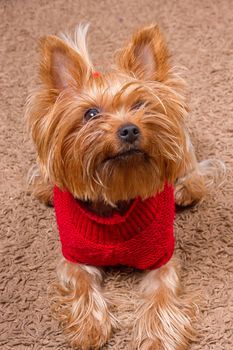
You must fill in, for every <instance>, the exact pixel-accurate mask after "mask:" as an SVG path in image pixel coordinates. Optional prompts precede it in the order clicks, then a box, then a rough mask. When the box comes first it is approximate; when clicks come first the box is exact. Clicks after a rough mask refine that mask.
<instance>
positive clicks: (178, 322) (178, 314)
mask: <svg viewBox="0 0 233 350" xmlns="http://www.w3.org/2000/svg"><path fill="white" fill-rule="evenodd" d="M193 312H194V309H193V307H192V306H191V305H187V304H185V303H184V301H182V300H181V299H180V298H177V297H174V296H171V295H170V296H166V295H160V296H159V297H157V298H156V301H155V300H153V298H151V299H150V300H149V299H145V301H144V302H142V303H141V304H140V305H139V307H138V310H137V312H136V320H135V323H134V338H133V341H134V349H140V350H186V349H187V348H188V344H189V342H190V341H191V340H194V339H195V331H194V329H193V326H192V318H193Z"/></svg>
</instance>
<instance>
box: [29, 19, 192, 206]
mask: <svg viewBox="0 0 233 350" xmlns="http://www.w3.org/2000/svg"><path fill="white" fill-rule="evenodd" d="M86 31H87V27H82V26H81V27H79V28H78V29H77V31H76V38H75V40H74V41H71V40H70V38H69V37H66V36H63V38H62V39H60V38H58V37H56V36H47V37H45V38H44V39H42V40H41V69H40V77H41V80H42V86H41V87H40V90H39V91H38V92H37V93H36V94H34V95H33V96H32V98H31V99H30V100H29V103H28V108H27V114H28V120H29V125H30V128H31V132H32V136H33V140H34V142H35V144H36V148H37V152H38V159H39V165H40V169H41V173H42V175H43V177H44V178H45V179H46V180H48V181H50V182H51V183H53V184H56V185H57V186H59V187H60V188H61V189H63V188H65V189H67V190H69V191H70V192H71V193H72V194H73V195H74V196H75V197H76V198H79V199H82V200H90V201H97V200H104V201H105V202H107V203H109V204H114V203H116V202H117V201H119V200H129V199H133V198H135V197H137V196H138V195H140V196H141V197H142V198H147V197H149V196H152V195H154V194H155V193H156V192H158V191H161V190H162V189H163V186H164V182H165V181H168V182H171V183H172V182H174V180H175V179H176V178H177V176H178V173H179V172H180V171H181V169H182V167H183V160H184V152H185V150H184V148H185V147H184V144H185V140H184V139H185V136H184V127H183V120H184V117H185V115H186V106H185V102H184V98H183V94H182V85H181V83H180V81H179V79H178V78H177V77H176V76H175V74H174V73H173V71H172V69H171V67H170V65H169V54H168V50H167V47H166V44H165V42H164V39H163V37H162V35H161V33H160V31H159V29H158V27H157V26H150V27H146V28H143V29H142V30H140V31H138V32H137V33H136V34H135V35H134V36H133V38H132V40H131V41H130V43H129V44H128V46H126V47H125V48H124V49H122V50H121V51H120V52H119V53H118V56H117V65H116V68H115V69H113V70H111V71H109V72H101V73H96V72H95V69H94V67H93V65H92V63H91V60H90V57H89V54H88V51H87V46H86Z"/></svg>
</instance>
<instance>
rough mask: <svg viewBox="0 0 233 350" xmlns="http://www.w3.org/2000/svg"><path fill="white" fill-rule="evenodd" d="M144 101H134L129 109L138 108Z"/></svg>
mask: <svg viewBox="0 0 233 350" xmlns="http://www.w3.org/2000/svg"><path fill="white" fill-rule="evenodd" d="M144 103H145V102H144V101H137V102H136V103H134V104H133V105H132V107H131V109H133V110H134V109H139V108H141V107H142V106H143V105H144Z"/></svg>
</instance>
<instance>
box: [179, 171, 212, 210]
mask: <svg viewBox="0 0 233 350" xmlns="http://www.w3.org/2000/svg"><path fill="white" fill-rule="evenodd" d="M205 194H206V188H205V183H204V179H203V177H202V176H201V175H199V174H196V173H195V172H193V173H191V174H188V175H187V176H185V177H183V178H180V179H178V180H177V182H176V184H175V203H176V205H178V206H181V207H187V206H190V205H194V204H196V203H197V202H199V201H200V200H201V199H202V198H203V197H204V195H205Z"/></svg>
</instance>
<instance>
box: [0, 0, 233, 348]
mask: <svg viewBox="0 0 233 350" xmlns="http://www.w3.org/2000/svg"><path fill="white" fill-rule="evenodd" d="M0 18H1V21H0V37H1V40H0V115H1V118H0V128H1V133H0V145H1V169H0V191H1V205H0V207H1V214H0V220H1V227H0V228H1V247H0V259H1V262H0V274H1V277H0V292H1V293H0V305H1V308H0V312H1V315H0V348H1V349H2V350H8V349H11V350H12V349H15V350H16V349H17V350H24V349H25V350H26V349H34V350H40V349H43V350H45V349H51V350H52V349H54V350H55V349H56V350H57V349H60V350H64V349H70V348H69V345H68V344H67V342H66V339H65V337H64V335H63V334H62V333H61V331H60V328H59V327H58V324H57V322H56V321H55V320H53V319H52V317H51V312H50V303H49V299H48V296H47V290H48V286H49V284H50V283H51V282H52V281H54V280H55V278H56V275H55V267H56V263H57V261H58V260H59V257H60V246H59V239H58V234H57V229H56V223H55V220H54V214H53V209H52V208H47V207H45V206H43V205H42V204H40V203H38V201H36V200H35V199H34V198H32V197H31V195H30V193H29V191H28V189H27V183H26V177H27V172H28V170H29V169H30V167H31V166H32V165H33V164H34V162H35V152H34V149H33V146H32V144H31V142H30V141H29V138H28V136H27V133H26V132H25V122H24V105H25V100H26V97H27V95H28V94H29V93H30V91H31V90H32V89H33V88H34V87H36V84H37V63H38V50H37V42H38V39H39V38H40V37H41V36H43V35H45V34H57V33H59V32H60V31H62V30H70V31H72V29H73V28H74V27H75V25H76V24H77V23H79V22H90V23H91V30H90V31H91V38H90V47H91V52H92V57H93V59H94V62H95V63H96V65H97V67H98V68H99V67H101V66H102V67H105V65H107V64H108V63H109V62H110V60H111V59H112V52H113V51H114V50H116V49H118V48H119V47H121V45H122V44H123V43H125V42H126V40H127V39H128V37H129V35H131V33H132V31H133V30H134V29H135V28H137V27H139V26H141V25H144V24H149V23H155V22H157V23H159V24H160V26H161V27H162V28H163V31H164V32H165V34H166V37H167V40H168V43H169V46H170V49H171V52H172V54H173V61H174V64H175V65H178V66H183V67H186V68H187V69H185V70H184V77H185V79H186V80H187V82H188V85H189V95H190V105H191V113H190V119H189V122H188V123H189V128H190V131H191V135H192V138H193V142H194V145H195V147H196V149H197V154H198V157H199V159H206V158H218V159H221V160H223V161H224V162H225V164H226V167H227V172H226V179H225V182H224V183H223V184H222V186H221V188H217V186H216V188H215V187H214V188H213V190H212V192H211V194H210V195H209V196H208V197H207V198H206V199H205V201H204V202H203V203H202V204H201V205H198V206H196V207H194V208H192V209H189V210H185V211H183V212H180V213H177V218H176V224H175V233H176V239H177V245H176V255H177V256H178V257H179V258H180V260H181V265H182V282H183V284H184V285H185V286H186V288H187V290H188V291H189V290H193V289H198V290H199V291H200V293H201V295H202V296H203V302H202V305H201V309H200V315H199V322H198V329H199V331H200V338H199V339H198V340H197V342H195V343H193V344H192V345H191V349H192V350H207V349H213V350H232V348H233V229H232V227H233V197H232V195H233V174H232V170H231V169H232V147H233V146H232V135H233V118H232V117H233V39H232V38H233V36H232V33H233V11H232V1H231V0H205V1H203V0H189V1H183V0H176V1H172V0H163V1H162V0H144V1H142V0H141V1H140V0H128V1H124V0H111V1H107V0H106V1H102V0H100V1H98V2H97V3H96V1H93V0H86V1H84V0H83V1H81V0H77V1H73V0H51V1H48V0H37V1H36V0H1V1H0ZM128 272H129V273H128ZM106 279H107V288H109V290H113V289H114V288H116V289H117V290H118V292H120V293H123V292H125V293H126V294H128V293H129V291H130V290H131V289H132V287H133V285H134V284H136V283H137V274H135V273H134V272H133V271H128V270H122V271H117V270H109V271H108V273H107V278H106ZM125 312H126V314H127V312H130V310H125ZM126 317H127V316H126ZM123 321H124V320H122V327H121V329H119V330H118V331H117V332H115V333H114V335H113V338H112V339H111V340H110V341H109V343H108V344H107V345H106V346H105V347H104V349H106V350H113V349H114V350H121V349H130V346H129V345H128V344H129V340H130V332H129V330H128V329H127V328H125V326H124V322H123Z"/></svg>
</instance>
